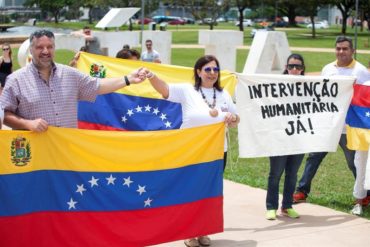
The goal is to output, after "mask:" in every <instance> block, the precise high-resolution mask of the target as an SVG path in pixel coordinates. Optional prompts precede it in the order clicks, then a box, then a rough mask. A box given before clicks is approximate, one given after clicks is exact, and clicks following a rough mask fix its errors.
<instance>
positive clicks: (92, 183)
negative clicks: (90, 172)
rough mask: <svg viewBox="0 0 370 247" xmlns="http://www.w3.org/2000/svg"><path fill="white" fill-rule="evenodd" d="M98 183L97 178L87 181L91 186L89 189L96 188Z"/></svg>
mask: <svg viewBox="0 0 370 247" xmlns="http://www.w3.org/2000/svg"><path fill="white" fill-rule="evenodd" d="M98 181H99V178H94V176H92V177H91V179H90V180H89V183H90V184H91V188H92V187H94V186H98Z"/></svg>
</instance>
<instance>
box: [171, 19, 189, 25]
mask: <svg viewBox="0 0 370 247" xmlns="http://www.w3.org/2000/svg"><path fill="white" fill-rule="evenodd" d="M185 23H186V22H185V21H184V20H183V19H181V18H177V19H173V20H170V21H169V22H168V24H169V25H184V24H185Z"/></svg>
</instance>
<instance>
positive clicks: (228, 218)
mask: <svg viewBox="0 0 370 247" xmlns="http://www.w3.org/2000/svg"><path fill="white" fill-rule="evenodd" d="M266 179H267V178H266ZM265 199H266V191H265V190H262V189H256V188H252V187H249V186H246V185H242V184H237V183H234V182H231V181H228V180H224V221H225V223H224V232H223V233H219V234H215V235H211V239H212V247H234V246H239V247H255V246H256V247H257V246H258V247H279V246H281V247H309V246H310V247H311V246H314V247H331V246H333V247H348V246H351V247H357V246H358V247H363V246H370V221H369V220H366V219H363V218H359V217H357V216H353V215H350V214H346V213H342V212H338V211H335V210H332V209H329V208H325V207H322V206H317V205H313V204H309V203H301V204H297V205H295V206H294V208H295V209H296V210H297V211H298V212H299V213H300V215H301V217H300V218H299V219H290V218H287V217H284V216H280V217H278V219H277V220H275V221H269V220H266V219H265V212H266V209H265ZM184 246H185V245H184V243H183V241H176V242H171V243H166V244H161V245H156V247H184Z"/></svg>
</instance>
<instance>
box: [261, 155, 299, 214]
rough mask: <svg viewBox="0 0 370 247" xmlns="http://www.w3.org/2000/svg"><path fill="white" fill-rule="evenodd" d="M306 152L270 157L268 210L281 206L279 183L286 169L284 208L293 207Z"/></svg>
mask: <svg viewBox="0 0 370 247" xmlns="http://www.w3.org/2000/svg"><path fill="white" fill-rule="evenodd" d="M303 157H304V154H295V155H284V156H274V157H270V174H269V179H268V185H267V196H266V208H267V210H271V209H275V210H276V209H278V207H279V183H280V178H281V175H282V174H283V172H284V170H285V182H284V191H283V203H282V208H291V207H292V204H293V193H294V189H295V185H296V182H297V172H298V170H299V167H300V166H301V163H302V160H303Z"/></svg>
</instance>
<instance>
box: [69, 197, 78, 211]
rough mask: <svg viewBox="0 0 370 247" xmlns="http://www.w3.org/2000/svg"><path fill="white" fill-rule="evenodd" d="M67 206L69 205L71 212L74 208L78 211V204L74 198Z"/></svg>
mask: <svg viewBox="0 0 370 247" xmlns="http://www.w3.org/2000/svg"><path fill="white" fill-rule="evenodd" d="M67 204H68V205H69V207H68V209H69V210H71V209H72V208H74V209H76V206H75V205H76V204H77V202H76V201H73V199H72V197H71V200H69V202H67Z"/></svg>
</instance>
